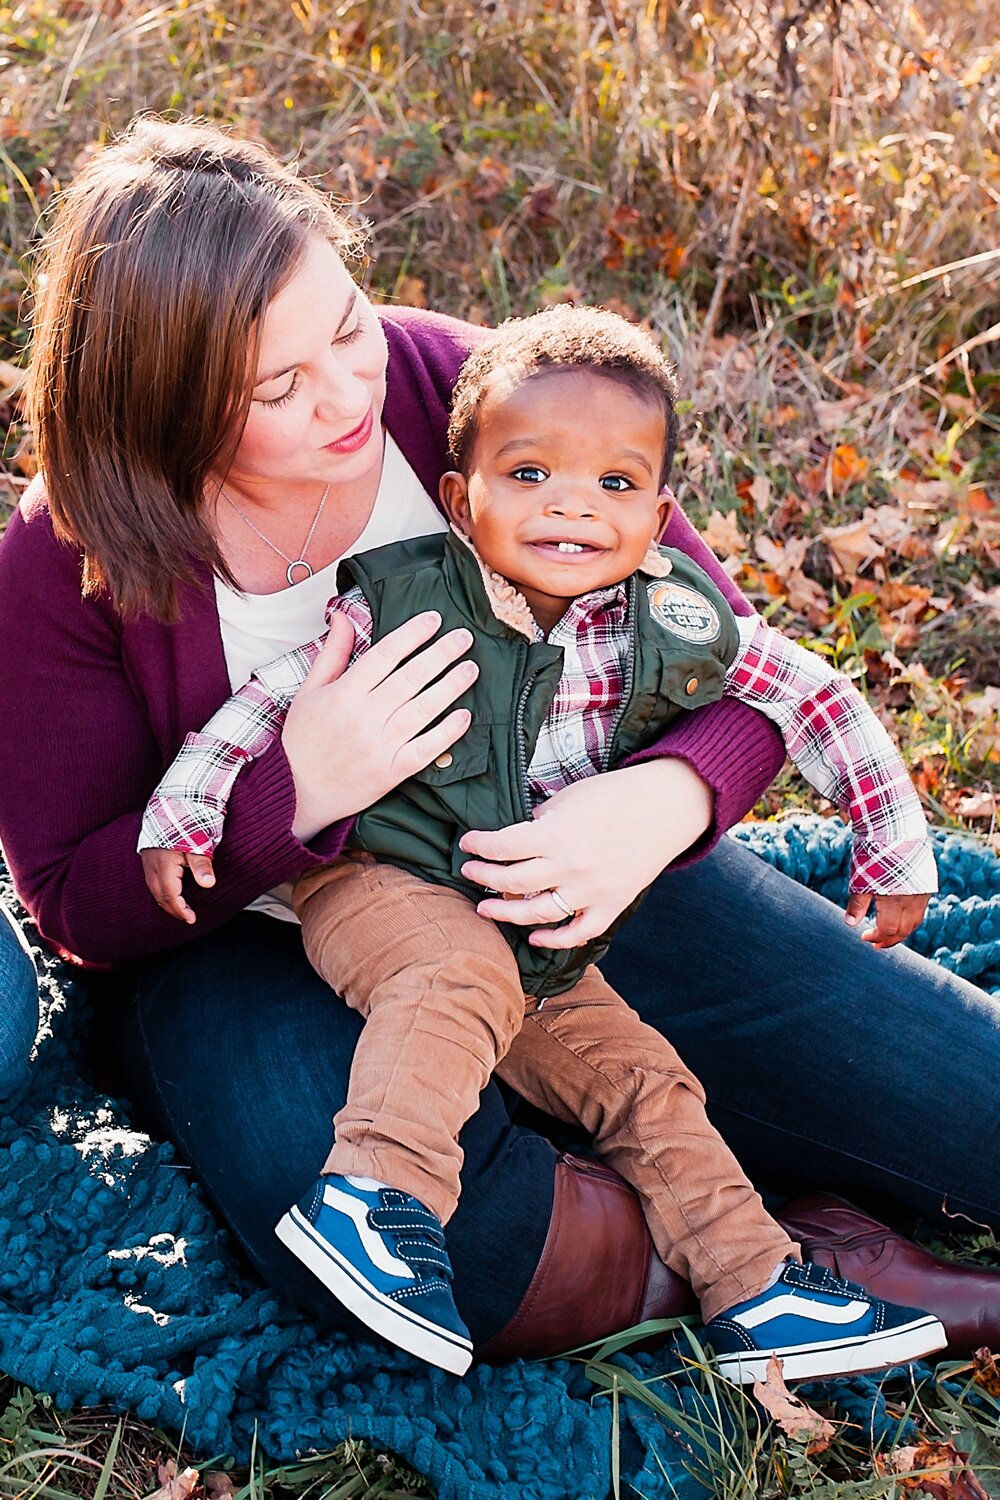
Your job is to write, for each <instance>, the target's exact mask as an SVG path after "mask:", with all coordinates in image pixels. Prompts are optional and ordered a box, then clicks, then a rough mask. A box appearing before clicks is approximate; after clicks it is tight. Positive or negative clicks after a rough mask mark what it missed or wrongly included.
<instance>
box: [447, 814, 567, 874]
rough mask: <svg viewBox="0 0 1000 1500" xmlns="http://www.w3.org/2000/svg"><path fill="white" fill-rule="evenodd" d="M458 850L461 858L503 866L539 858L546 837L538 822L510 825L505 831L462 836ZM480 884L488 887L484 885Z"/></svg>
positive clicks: (530, 821)
mask: <svg viewBox="0 0 1000 1500" xmlns="http://www.w3.org/2000/svg"><path fill="white" fill-rule="evenodd" d="M458 847H459V848H460V849H461V851H462V853H463V854H471V855H472V856H473V858H474V859H477V860H489V861H491V862H492V861H496V862H497V863H504V864H505V863H507V861H509V860H516V859H533V858H534V857H535V855H537V854H541V853H542V852H543V850H544V849H545V847H546V837H545V831H544V829H543V827H542V822H541V820H540V819H538V818H532V819H529V820H528V821H527V822H524V823H511V824H509V825H508V826H507V827H506V828H496V829H493V830H492V831H487V830H486V829H483V828H473V829H471V830H470V831H469V832H468V833H463V835H462V837H461V838H460V839H459V841H458ZM469 879H470V880H476V881H478V880H479V877H478V875H470V876H469ZM480 883H481V884H489V882H488V881H483V882H480Z"/></svg>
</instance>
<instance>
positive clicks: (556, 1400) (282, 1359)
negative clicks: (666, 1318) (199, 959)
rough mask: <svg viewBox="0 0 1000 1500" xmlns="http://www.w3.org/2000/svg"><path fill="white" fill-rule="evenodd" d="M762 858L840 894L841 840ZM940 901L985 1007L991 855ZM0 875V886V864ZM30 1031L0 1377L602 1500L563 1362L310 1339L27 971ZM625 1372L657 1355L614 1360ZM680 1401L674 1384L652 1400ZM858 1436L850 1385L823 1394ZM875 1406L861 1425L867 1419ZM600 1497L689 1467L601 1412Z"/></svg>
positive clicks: (474, 1492)
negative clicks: (430, 1360) (35, 1023)
mask: <svg viewBox="0 0 1000 1500" xmlns="http://www.w3.org/2000/svg"><path fill="white" fill-rule="evenodd" d="M735 836H736V837H737V838H739V839H740V840H741V841H743V842H745V843H746V844H747V845H748V846H749V847H750V848H752V849H753V850H754V851H755V852H756V853H757V854H759V855H760V856H761V857H762V858H764V859H766V860H768V861H769V862H770V863H771V864H773V865H775V866H777V867H778V868H779V869H780V870H783V871H785V872H786V873H787V874H789V875H791V876H793V877H794V878H795V879H796V880H799V881H802V882H804V883H806V884H808V885H810V886H812V887H813V888H815V889H817V890H819V891H822V892H823V893H824V894H826V895H829V896H831V897H832V898H833V899H834V900H841V899H842V898H843V896H844V891H845V884H846V872H847V850H848V834H847V831H846V830H845V829H844V828H843V827H842V826H841V825H840V824H839V823H836V822H833V821H828V820H823V819H818V818H794V819H789V820H787V821H783V822H781V823H780V824H777V825H754V826H749V827H745V828H741V829H739V830H738V831H737V833H736V835H735ZM935 837H936V846H937V854H938V863H939V868H940V872H941V884H942V891H941V895H940V896H939V897H938V898H937V899H936V900H935V902H934V903H933V905H932V908H931V910H930V913H929V915H928V917H927V920H926V921H925V922H924V924H923V927H922V928H921V929H920V931H919V932H918V933H917V934H916V936H915V938H914V940H913V946H914V947H916V948H917V949H918V950H919V951H920V952H922V953H924V954H926V955H927V956H928V957H930V958H933V959H935V960H936V961H937V962H938V963H942V964H944V965H946V966H947V967H948V968H949V969H952V970H954V971H955V972H956V973H958V974H961V975H963V976H964V977H965V978H967V979H969V980H971V981H972V982H974V983H976V984H979V985H980V986H982V987H983V988H984V989H987V990H989V991H991V992H993V993H1000V860H997V858H996V857H995V856H994V855H993V854H991V853H990V852H988V851H987V850H986V849H985V848H984V847H983V846H982V845H980V844H978V843H976V842H975V841H974V840H972V839H969V838H964V837H959V836H956V835H951V834H937V835H936V836H935ZM0 873H2V871H0ZM39 967H40V972H41V987H42V1008H43V1025H42V1029H41V1032H40V1034H39V1041H38V1046H37V1056H36V1059H35V1061H34V1063H33V1065H32V1069H31V1076H30V1078H29V1080H28V1082H27V1083H26V1084H25V1085H24V1086H23V1087H22V1089H21V1090H20V1091H19V1093H18V1094H17V1095H16V1096H15V1097H14V1098H13V1099H11V1100H9V1101H7V1103H6V1104H3V1105H0V1115H2V1117H0V1369H2V1370H3V1371H5V1372H6V1373H7V1374H8V1375H10V1376H12V1377H13V1378H14V1379H16V1380H18V1381H22V1382H24V1383H25V1384H26V1385H28V1386H30V1387H32V1388H33V1389H35V1390H39V1391H46V1392H48V1393H49V1394H50V1395H51V1396H52V1398H53V1400H54V1401H55V1402H56V1404H57V1405H58V1406H60V1407H67V1406H74V1405H93V1404H101V1405H103V1406H107V1407H111V1408H113V1409H115V1410H119V1411H125V1410H126V1409H128V1410H131V1411H134V1412H135V1413H137V1414H138V1416H140V1417H141V1418H144V1419H146V1420H148V1421H151V1422H153V1423H156V1424H159V1425H162V1426H163V1427H165V1428H167V1429H168V1430H171V1431H176V1432H180V1431H181V1430H182V1429H183V1431H184V1437H185V1443H186V1445H187V1447H188V1448H190V1449H193V1450H194V1451H195V1452H196V1453H197V1454H198V1455H199V1456H200V1457H201V1458H202V1459H208V1458H211V1457H219V1456H223V1455H232V1456H233V1457H235V1458H236V1459H238V1460H241V1461H246V1460H247V1458H248V1455H249V1453H250V1449H251V1445H252V1443H253V1442H254V1439H255V1435H256V1442H257V1444H258V1447H259V1448H261V1449H263V1450H264V1451H265V1452H266V1453H267V1454H268V1456H269V1457H270V1458H272V1459H275V1460H282V1461H284V1460H290V1459H293V1458H294V1457H295V1456H296V1455H300V1454H301V1455H305V1454H307V1453H308V1452H309V1451H310V1450H324V1449H329V1448H331V1447H333V1446H335V1445H336V1444H337V1443H338V1442H340V1441H342V1440H343V1439H344V1438H346V1437H348V1436H352V1437H355V1438H363V1439H365V1440H367V1441H368V1442H369V1443H371V1444H372V1445H373V1446H374V1447H376V1448H377V1449H389V1450H391V1451H393V1452H394V1453H397V1454H399V1455H400V1456H401V1457H403V1458H404V1459H405V1460H406V1461H407V1462H409V1463H410V1464H412V1465H413V1467H414V1468H416V1469H417V1470H418V1471H420V1472H421V1473H423V1474H426V1475H427V1476H428V1478H429V1479H430V1481H431V1482H432V1484H433V1485H434V1486H435V1487H436V1489H437V1491H438V1494H439V1495H440V1496H441V1500H587V1497H593V1500H606V1497H607V1496H608V1495H609V1493H610V1490H611V1458H612V1442H611V1436H612V1407H611V1402H610V1400H609V1399H608V1397H607V1396H606V1395H598V1394H597V1392H596V1390H595V1387H594V1385H593V1384H592V1382H591V1381H590V1380H589V1379H588V1378H587V1376H586V1373H585V1371H584V1367H583V1364H582V1363H581V1362H580V1361H575V1360H549V1361H544V1362H537V1363H530V1364H526V1363H517V1364H513V1365H507V1366H498V1367H495V1368H494V1367H489V1366H477V1367H474V1368H473V1369H472V1370H471V1371H470V1373H469V1375H468V1376H467V1377H466V1378H465V1379H464V1380H457V1379H455V1378H453V1377H451V1376H448V1375H445V1374H443V1373H441V1372H440V1371H435V1370H428V1369H427V1368H425V1367H424V1366H422V1365H418V1364H417V1363H416V1362H415V1361H413V1360H411V1359H410V1358H408V1357H407V1356H405V1355H403V1354H401V1353H397V1352H394V1351H392V1350H390V1349H389V1348H387V1347H386V1346H384V1345H381V1344H377V1345H376V1344H375V1343H367V1342H364V1343H361V1342H354V1341H352V1340H350V1339H349V1338H348V1337H346V1336H344V1335H330V1334H324V1333H321V1332H320V1331H319V1330H318V1329H317V1328H316V1327H315V1325H313V1324H312V1323H310V1322H309V1321H308V1320H307V1319H306V1318H304V1317H303V1316H302V1315H301V1314H299V1313H298V1312H296V1311H295V1310H293V1309H292V1308H291V1307H289V1306H287V1305H285V1304H284V1303H282V1301H281V1300H280V1299H278V1298H277V1297H275V1296H274V1295H272V1294H271V1293H270V1292H268V1291H266V1290H262V1289H261V1288H260V1287H259V1286H258V1285H257V1284H256V1283H254V1282H252V1281H251V1280H250V1279H249V1278H248V1276H247V1275H246V1274H245V1273H244V1272H243V1271H242V1270H241V1269H240V1267H239V1264H238V1262H237V1261H236V1259H235V1257H234V1255H233V1253H232V1251H231V1248H230V1245H229V1243H228V1241H227V1236H226V1233H225V1231H224V1230H223V1229H222V1228H221V1226H220V1225H219V1223H218V1222H217V1220H216V1219H215V1218H214V1217H213V1215H212V1213H211V1212H210V1210H209V1209H208V1208H207V1206H206V1204H205V1202H204V1200H203V1198H202V1197H201V1195H200V1193H199V1190H198V1186H197V1184H196V1183H195V1182H193V1181H192V1180H191V1175H190V1173H189V1172H188V1171H186V1170H183V1169H180V1168H179V1167H178V1165H177V1164H176V1162H175V1159H174V1156H173V1154H172V1151H171V1149H170V1148H169V1147H168V1146H166V1145H163V1144H161V1143H157V1142H153V1141H151V1140H150V1139H149V1138H148V1137H147V1136H145V1135H142V1134H139V1133H138V1132H136V1131H135V1130H133V1129H132V1128H131V1127H130V1124H129V1115H128V1106H127V1104H125V1103H123V1102H121V1101H117V1100H114V1099H110V1098H108V1097H106V1096H104V1095H102V1094H99V1093H98V1092H96V1091H95V1089H94V1087H93V1085H92V1083H91V1082H89V1081H88V1075H87V1071H86V1066H85V1063H84V1043H85V1037H86V1028H87V1022H88V1016H87V1008H86V1004H85V1002H84V1000H83V997H82V991H81V989H80V987H79V985H78V984H77V982H76V981H75V980H74V978H73V975H72V973H71V971H70V970H69V969H68V968H67V966H65V965H63V964H60V963H58V962H56V961H55V960H53V959H52V958H51V957H42V956H39ZM617 1358H618V1360H619V1362H620V1363H621V1365H622V1367H623V1368H624V1369H627V1370H629V1371H631V1372H632V1373H633V1374H635V1375H638V1376H639V1377H640V1378H642V1379H649V1378H651V1377H654V1376H657V1375H662V1374H663V1373H665V1372H667V1371H669V1370H677V1369H678V1368H679V1366H678V1359H677V1352H676V1351H675V1350H672V1349H671V1348H669V1347H668V1348H667V1349H665V1350H662V1351H659V1352H657V1353H656V1354H643V1355H638V1356H635V1357H634V1358H628V1357H626V1356H624V1355H622V1356H617ZM660 1389H662V1390H663V1393H664V1395H665V1397H668V1398H669V1400H670V1402H671V1403H672V1404H673V1405H674V1406H678V1407H679V1406H687V1407H688V1409H691V1408H692V1405H693V1404H694V1405H696V1404H697V1401H698V1399H699V1398H698V1394H697V1391H696V1390H695V1389H694V1387H693V1386H691V1385H689V1384H687V1383H686V1382H685V1379H684V1377H678V1378H677V1380H676V1381H675V1382H674V1383H673V1384H672V1385H671V1386H670V1387H668V1388H663V1387H661V1388H660ZM826 1395H827V1398H828V1399H830V1398H832V1399H833V1401H834V1403H835V1404H836V1403H837V1402H838V1401H839V1403H840V1406H841V1409H842V1410H843V1412H844V1414H845V1415H850V1416H851V1417H852V1418H854V1419H855V1420H857V1419H858V1416H859V1415H860V1413H859V1410H858V1405H859V1402H860V1404H861V1407H862V1408H863V1410H864V1413H865V1425H866V1426H867V1427H869V1428H870V1427H871V1425H872V1424H874V1425H875V1428H876V1430H877V1428H878V1425H879V1423H880V1421H881V1420H882V1415H884V1407H883V1408H880V1405H879V1402H880V1397H879V1392H878V1388H877V1385H876V1384H875V1383H874V1382H871V1381H867V1382H865V1381H861V1382H859V1381H852V1382H839V1383H836V1384H834V1385H831V1386H830V1387H828V1388H827V1391H826ZM880 1412H881V1414H882V1415H880ZM619 1459H620V1465H621V1491H622V1493H624V1494H628V1493H632V1492H633V1489H632V1488H630V1487H634V1490H636V1491H638V1492H639V1493H640V1494H642V1495H644V1496H646V1497H648V1500H657V1497H661V1496H662V1497H667V1496H680V1497H682V1500H688V1497H690V1500H696V1497H700V1500H704V1497H705V1495H706V1493H707V1492H706V1488H705V1483H704V1482H703V1481H704V1480H705V1475H704V1474H702V1475H701V1477H699V1470H698V1462H697V1455H696V1454H692V1452H691V1451H690V1450H689V1448H688V1446H687V1445H685V1444H684V1443H683V1442H682V1441H681V1440H680V1438H679V1435H678V1434H676V1433H673V1432H671V1431H670V1430H669V1427H668V1425H667V1424H666V1423H664V1422H661V1421H660V1420H659V1419H658V1418H657V1417H656V1416H655V1414H654V1413H653V1412H652V1411H650V1409H649V1408H648V1407H645V1406H643V1405H641V1404H640V1403H637V1402H635V1401H629V1400H623V1401H622V1402H621V1404H620V1409H619Z"/></svg>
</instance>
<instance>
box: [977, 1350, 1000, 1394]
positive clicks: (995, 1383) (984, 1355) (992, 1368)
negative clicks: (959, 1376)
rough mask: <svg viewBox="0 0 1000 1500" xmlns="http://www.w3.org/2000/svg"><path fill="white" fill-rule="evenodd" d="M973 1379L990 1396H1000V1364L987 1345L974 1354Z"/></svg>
mask: <svg viewBox="0 0 1000 1500" xmlns="http://www.w3.org/2000/svg"><path fill="white" fill-rule="evenodd" d="M972 1378H973V1380H974V1381H975V1382H976V1384H977V1385H981V1386H982V1387H983V1390H984V1391H985V1392H986V1394H987V1395H988V1396H1000V1362H998V1360H997V1357H996V1355H995V1354H994V1353H993V1351H992V1349H987V1348H986V1345H985V1344H984V1345H983V1347H982V1348H981V1349H976V1350H974V1352H973V1355H972Z"/></svg>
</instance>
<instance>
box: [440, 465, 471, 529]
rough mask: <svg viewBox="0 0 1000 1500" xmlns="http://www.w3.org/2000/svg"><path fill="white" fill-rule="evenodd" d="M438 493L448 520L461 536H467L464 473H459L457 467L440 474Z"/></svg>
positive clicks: (467, 500) (467, 520) (467, 487)
mask: <svg viewBox="0 0 1000 1500" xmlns="http://www.w3.org/2000/svg"><path fill="white" fill-rule="evenodd" d="M438 494H439V496H440V497H441V504H442V506H443V507H444V513H445V515H446V516H447V517H448V520H449V521H450V522H451V524H452V525H453V526H455V527H457V528H458V530H459V531H460V532H461V533H462V535H463V536H468V535H469V486H468V485H467V484H466V482H465V475H464V474H460V473H459V472H458V470H457V469H449V470H448V472H447V474H442V475H441V483H440V484H439V485H438Z"/></svg>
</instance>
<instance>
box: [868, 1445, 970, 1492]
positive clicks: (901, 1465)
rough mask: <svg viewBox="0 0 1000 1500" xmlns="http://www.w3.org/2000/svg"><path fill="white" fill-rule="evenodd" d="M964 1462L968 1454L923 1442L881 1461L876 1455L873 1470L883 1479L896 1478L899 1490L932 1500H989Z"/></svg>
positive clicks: (895, 1450) (950, 1447)
mask: <svg viewBox="0 0 1000 1500" xmlns="http://www.w3.org/2000/svg"><path fill="white" fill-rule="evenodd" d="M967 1459H968V1454H966V1453H959V1451H958V1449H957V1448H955V1447H954V1446H953V1445H952V1444H951V1443H928V1442H924V1443H917V1444H915V1445H914V1446H912V1447H903V1448H894V1449H893V1451H892V1452H891V1453H889V1454H886V1455H885V1456H884V1457H883V1456H882V1455H881V1454H876V1455H875V1467H876V1469H877V1470H878V1472H879V1473H880V1474H882V1475H886V1474H895V1475H898V1476H899V1477H900V1478H899V1488H900V1489H903V1490H911V1491H914V1490H915V1491H919V1492H920V1493H921V1494H924V1495H931V1496H933V1500H990V1497H989V1495H988V1494H987V1493H986V1491H985V1490H984V1489H983V1487H982V1485H981V1484H980V1483H979V1480H978V1479H977V1478H976V1476H975V1474H974V1473H973V1472H972V1470H971V1469H970V1468H969V1467H968V1465H967Z"/></svg>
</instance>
